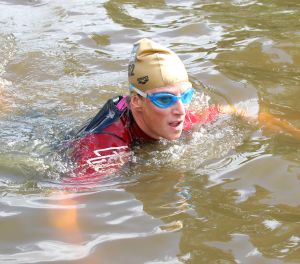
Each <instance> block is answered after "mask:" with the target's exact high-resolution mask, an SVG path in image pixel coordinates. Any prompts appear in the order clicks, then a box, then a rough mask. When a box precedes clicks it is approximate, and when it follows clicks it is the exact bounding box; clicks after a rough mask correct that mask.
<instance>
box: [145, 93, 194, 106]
mask: <svg viewBox="0 0 300 264" xmlns="http://www.w3.org/2000/svg"><path fill="white" fill-rule="evenodd" d="M193 95H194V89H193V88H190V89H188V90H187V91H185V92H184V93H183V94H181V95H180V96H176V95H174V94H171V93H154V94H149V95H148V98H149V99H150V101H151V102H152V103H153V104H154V105H156V106H157V107H159V108H169V107H171V106H172V105H174V104H175V103H176V102H177V101H178V100H181V102H182V103H183V104H189V103H190V102H191V101H192V98H193Z"/></svg>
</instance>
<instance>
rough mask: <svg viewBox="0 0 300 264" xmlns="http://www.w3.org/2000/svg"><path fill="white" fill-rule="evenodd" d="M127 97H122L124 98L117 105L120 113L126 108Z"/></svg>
mask: <svg viewBox="0 0 300 264" xmlns="http://www.w3.org/2000/svg"><path fill="white" fill-rule="evenodd" d="M127 97H128V96H124V97H123V98H122V99H121V100H120V101H119V103H118V104H117V108H118V109H119V110H120V111H123V110H124V109H125V108H126V106H127V103H126V101H127Z"/></svg>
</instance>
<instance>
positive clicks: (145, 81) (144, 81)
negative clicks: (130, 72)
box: [137, 75, 149, 84]
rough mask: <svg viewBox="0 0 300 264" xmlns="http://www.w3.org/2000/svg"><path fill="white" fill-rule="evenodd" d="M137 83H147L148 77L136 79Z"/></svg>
mask: <svg viewBox="0 0 300 264" xmlns="http://www.w3.org/2000/svg"><path fill="white" fill-rule="evenodd" d="M137 81H138V83H139V84H146V83H147V82H148V81H149V76H148V75H146V76H143V77H140V78H137Z"/></svg>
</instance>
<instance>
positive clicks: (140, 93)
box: [129, 84, 147, 98]
mask: <svg viewBox="0 0 300 264" xmlns="http://www.w3.org/2000/svg"><path fill="white" fill-rule="evenodd" d="M129 89H130V91H132V92H136V93H137V94H139V95H141V96H143V97H145V98H147V94H146V93H144V92H142V91H141V90H139V89H137V88H136V87H135V86H134V85H133V84H130V88H129Z"/></svg>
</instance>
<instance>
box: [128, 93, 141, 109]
mask: <svg viewBox="0 0 300 264" xmlns="http://www.w3.org/2000/svg"><path fill="white" fill-rule="evenodd" d="M143 99H144V98H143V97H141V96H138V95H137V94H133V95H131V98H130V108H131V110H132V111H134V112H141V111H142V110H143Z"/></svg>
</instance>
